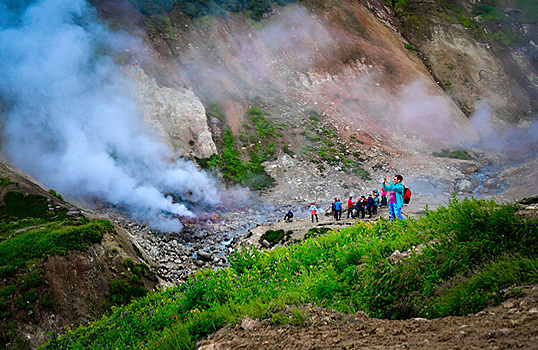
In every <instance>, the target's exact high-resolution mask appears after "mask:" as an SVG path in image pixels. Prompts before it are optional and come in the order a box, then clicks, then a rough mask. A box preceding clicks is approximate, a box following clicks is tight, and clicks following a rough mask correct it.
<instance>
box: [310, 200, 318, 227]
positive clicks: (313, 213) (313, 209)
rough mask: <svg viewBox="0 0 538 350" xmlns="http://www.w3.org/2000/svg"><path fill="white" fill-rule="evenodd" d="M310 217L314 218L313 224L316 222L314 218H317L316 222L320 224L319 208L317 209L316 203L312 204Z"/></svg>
mask: <svg viewBox="0 0 538 350" xmlns="http://www.w3.org/2000/svg"><path fill="white" fill-rule="evenodd" d="M310 215H311V216H312V222H314V216H315V217H316V222H319V220H318V208H316V203H314V202H312V205H311V206H310Z"/></svg>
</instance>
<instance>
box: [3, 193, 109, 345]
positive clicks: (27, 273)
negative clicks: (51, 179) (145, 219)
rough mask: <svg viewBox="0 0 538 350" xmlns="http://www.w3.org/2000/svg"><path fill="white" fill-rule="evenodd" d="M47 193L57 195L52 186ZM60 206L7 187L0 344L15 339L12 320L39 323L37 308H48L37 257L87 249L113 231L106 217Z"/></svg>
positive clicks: (20, 341)
mask: <svg viewBox="0 0 538 350" xmlns="http://www.w3.org/2000/svg"><path fill="white" fill-rule="evenodd" d="M49 193H50V194H52V195H53V196H55V197H57V198H58V199H61V200H62V197H61V195H59V194H58V193H56V191H54V190H50V191H49ZM66 212H67V209H65V208H60V209H58V208H49V204H48V201H47V198H46V197H44V196H40V195H33V194H29V195H25V194H23V193H22V192H21V191H10V192H8V193H6V194H5V196H4V205H3V206H1V207H0V219H1V221H0V278H1V279H0V319H1V320H2V321H1V322H0V329H1V331H0V347H1V346H2V345H5V344H7V343H17V348H20V349H23V348H26V345H25V341H24V340H23V339H21V338H20V337H19V336H18V333H17V331H16V329H17V328H16V325H15V321H13V320H15V319H16V320H17V322H26V323H31V322H38V321H37V318H36V311H37V310H38V309H42V310H53V308H54V301H53V300H52V298H51V296H50V295H48V294H47V293H44V291H43V288H44V282H43V281H44V271H43V268H42V263H41V262H42V261H43V259H44V258H46V257H47V256H49V255H52V254H65V253H67V252H68V251H70V250H86V249H87V248H88V246H90V245H91V244H94V243H98V242H101V239H102V237H103V234H104V232H107V231H108V232H112V231H113V227H112V224H111V223H110V222H109V221H104V220H94V221H89V220H88V219H86V218H68V217H67V215H66Z"/></svg>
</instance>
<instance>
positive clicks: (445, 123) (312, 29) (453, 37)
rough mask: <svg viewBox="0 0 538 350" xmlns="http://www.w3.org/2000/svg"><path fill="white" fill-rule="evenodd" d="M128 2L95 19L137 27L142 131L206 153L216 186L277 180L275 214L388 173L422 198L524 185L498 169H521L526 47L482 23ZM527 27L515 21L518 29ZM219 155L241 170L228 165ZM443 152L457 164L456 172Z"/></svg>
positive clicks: (532, 72)
mask: <svg viewBox="0 0 538 350" xmlns="http://www.w3.org/2000/svg"><path fill="white" fill-rule="evenodd" d="M393 5H394V6H393ZM501 5H502V6H504V7H501ZM501 5H499V6H498V7H499V11H504V12H502V13H509V8H508V7H507V6H508V5H507V4H506V3H504V2H503V3H502V4H501ZM129 6H130V5H126V7H121V8H117V7H116V8H110V7H107V4H106V2H105V3H102V8H101V12H102V13H103V15H104V16H105V17H106V18H108V20H109V21H111V22H113V23H115V24H116V25H120V26H123V27H124V28H127V29H129V30H131V31H135V29H133V21H127V20H126V19H123V20H122V19H121V18H125V13H126V12H127V13H130V15H129V16H130V17H129V18H133V17H135V18H138V22H137V23H138V26H135V28H136V31H137V33H139V31H140V29H142V30H143V35H144V36H145V41H146V43H147V45H148V46H149V47H150V48H151V49H148V50H149V51H148V52H147V55H148V56H149V58H146V60H144V61H139V62H138V64H135V65H134V66H132V65H131V68H129V72H130V73H129V74H130V76H131V77H132V79H133V82H134V83H135V85H136V88H137V90H136V91H138V93H137V95H136V96H137V98H138V101H139V106H140V108H141V110H142V111H143V112H144V115H145V118H146V121H147V122H148V123H149V124H151V125H153V126H154V128H155V129H156V130H157V131H158V132H159V133H160V135H161V136H162V138H163V140H165V142H166V143H167V144H168V145H169V146H170V147H171V148H172V149H173V150H174V151H175V152H176V154H178V155H184V156H188V157H190V158H191V159H195V158H208V157H209V156H211V155H212V154H215V152H216V150H219V151H218V152H219V155H220V156H221V157H220V158H219V159H216V158H213V160H212V161H210V162H209V167H213V168H219V169H220V170H221V171H222V172H223V173H224V177H225V178H228V179H231V180H232V181H235V182H242V183H244V184H246V185H248V186H250V187H254V188H259V187H265V186H267V185H271V184H273V180H276V187H274V189H273V190H272V193H273V194H274V195H270V196H269V197H270V200H271V201H273V202H274V201H276V202H277V203H278V204H279V205H280V204H284V203H288V204H290V203H293V205H299V203H304V201H305V200H306V201H310V200H317V201H322V202H328V201H329V200H330V199H331V198H332V197H333V196H334V195H336V194H338V195H339V196H342V197H344V196H347V195H348V194H359V193H360V194H362V193H366V192H368V191H370V190H371V189H372V188H375V187H377V186H378V183H379V180H380V179H381V178H382V177H383V176H385V175H386V174H389V173H393V172H401V173H404V174H405V175H406V181H407V183H408V184H409V185H410V186H412V187H414V188H415V189H416V193H417V194H419V195H421V196H423V197H424V198H427V197H430V198H428V199H427V200H425V201H424V203H426V202H429V203H431V202H432V201H435V200H436V198H438V197H439V192H441V193H442V195H441V197H443V198H446V197H447V195H449V194H450V193H451V192H452V191H456V192H461V193H463V194H474V195H498V194H500V193H501V192H503V191H506V190H507V189H509V188H510V187H512V186H511V185H512V183H513V179H514V178H513V176H512V175H513V174H514V173H516V174H520V175H517V176H516V177H527V176H529V175H530V176H532V175H533V174H534V173H531V174H529V173H528V171H526V170H524V169H523V170H521V169H519V168H517V169H515V170H514V169H513V168H512V166H517V165H518V164H511V162H512V161H514V160H519V162H521V161H529V160H530V161H535V157H532V154H535V150H536V141H535V138H533V137H532V136H530V137H529V134H528V133H526V131H524V127H525V126H526V125H527V126H528V125H529V124H530V123H533V121H534V118H535V115H536V110H535V108H536V106H535V102H534V101H535V99H536V93H537V89H536V67H535V63H534V61H533V60H532V55H529V54H528V53H529V50H530V49H529V45H531V46H532V44H529V41H528V40H527V41H523V42H522V43H521V41H520V42H518V43H509V44H510V45H507V44H506V43H505V42H503V41H502V40H497V39H498V36H499V35H500V34H498V35H497V36H494V35H488V34H487V33H490V32H488V30H492V29H487V28H489V27H488V25H489V26H492V24H491V22H488V20H487V18H484V16H482V17H481V16H480V15H476V9H475V8H474V7H473V6H470V5H469V4H467V3H466V2H462V3H459V2H457V1H453V2H442V3H441V2H437V1H426V2H423V1H405V2H396V3H395V4H392V5H391V4H389V3H387V4H384V3H382V2H379V1H365V2H340V1H329V2H327V1H302V2H299V3H297V4H288V5H286V6H285V7H280V6H277V5H273V10H272V12H270V13H268V14H266V15H265V16H264V18H263V20H261V21H259V22H252V20H251V19H250V18H248V17H245V16H244V15H243V14H240V13H228V14H226V15H225V16H206V17H201V18H192V17H188V16H187V15H185V13H184V12H182V11H181V7H171V8H170V9H169V11H168V12H163V13H161V14H160V15H159V16H156V15H154V16H149V17H148V16H144V15H142V14H140V13H138V12H137V10H136V9H134V8H132V7H129ZM114 11H116V12H114ZM473 11H475V12H473ZM507 11H508V12H507ZM520 11H522V12H521V13H522V14H523V13H525V11H527V12H529V13H532V11H534V10H533V9H529V8H527V7H524V8H523V10H521V9H520ZM119 13H122V14H124V15H123V16H120V15H119ZM521 16H523V15H521ZM522 18H523V17H522ZM118 23H119V24H118ZM533 23H534V22H532V20H530V21H528V23H527V24H525V23H520V24H521V26H523V27H522V28H523V29H524V30H523V29H522V30H523V33H532V28H534V27H533V26H534V25H535V24H533ZM505 26H506V24H505ZM514 28H515V29H514ZM514 28H512V29H513V30H516V29H517V28H519V27H517V26H514ZM490 34H491V33H490ZM527 39H531V38H530V37H529V38H527ZM471 117H472V118H471ZM506 122H511V123H515V124H514V125H515V126H510V125H504V124H503V123H506ZM502 125H504V126H502ZM533 127H534V126H533ZM503 130H504V131H503ZM516 139H517V141H516ZM443 149H447V150H448V151H446V152H445V151H442V150H443ZM232 150H234V152H237V155H236V156H234V157H236V158H239V159H242V160H243V165H241V163H240V162H236V163H237V164H238V165H237V166H229V164H231V163H233V162H234V161H235V160H234V159H235V158H234V157H231V158H230V157H229V156H227V153H229V152H232ZM500 150H502V152H499V151H500ZM228 151H229V152H228ZM453 151H468V152H471V153H470V154H469V156H465V157H464V158H467V159H465V160H464V161H463V162H462V161H458V160H451V159H450V154H451V152H453ZM492 151H494V152H496V153H491V152H492ZM434 152H435V153H436V154H437V155H443V154H444V155H448V156H449V158H440V157H438V156H437V157H436V156H432V154H433V153H434ZM443 152H445V153H443ZM456 153H457V152H456ZM529 156H530V158H529ZM217 158H218V157H217ZM247 160H249V161H250V163H248V162H247ZM224 163H226V164H228V166H226V167H225V166H223V164H224ZM260 163H263V169H262V168H261V167H260V166H259V164H260ZM201 164H203V165H207V164H208V163H207V162H205V161H203V162H202V163H201ZM249 164H250V165H249ZM252 164H254V165H256V164H258V166H257V167H256V166H252ZM499 164H504V165H505V166H504V167H502V168H496V169H495V170H492V169H493V168H491V167H490V168H488V167H487V166H492V165H499ZM507 164H511V165H509V166H508V169H506V166H507ZM241 166H243V167H244V168H245V169H242V168H240V167H241ZM531 168H532V166H531ZM505 170H506V171H509V172H510V174H512V175H508V173H503V171H505ZM264 172H266V173H268V174H269V175H270V176H271V178H272V179H273V180H270V179H265V180H264V179H263V177H264V176H266V175H264V174H263V173H264ZM256 174H258V175H256ZM256 176H257V177H260V176H261V177H262V179H261V180H259V179H258V178H256V180H252V178H253V177H256ZM533 190H534V191H536V187H534V189H533ZM523 191H525V192H528V189H524V190H523V189H522V188H519V189H517V188H516V189H512V191H511V192H510V191H509V192H506V195H505V197H506V198H507V199H509V198H512V197H516V198H518V197H522V196H525V195H528V194H525V193H524V192H523ZM329 192H333V193H329ZM421 204H423V203H421Z"/></svg>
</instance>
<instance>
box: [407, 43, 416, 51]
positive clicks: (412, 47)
mask: <svg viewBox="0 0 538 350" xmlns="http://www.w3.org/2000/svg"><path fill="white" fill-rule="evenodd" d="M404 46H405V48H406V49H408V50H409V51H416V50H417V49H416V48H415V47H414V46H413V45H410V44H405V45H404Z"/></svg>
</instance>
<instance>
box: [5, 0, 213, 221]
mask: <svg viewBox="0 0 538 350" xmlns="http://www.w3.org/2000/svg"><path fill="white" fill-rule="evenodd" d="M136 45H138V43H137V42H136V40H135V39H133V38H131V37H129V36H126V35H124V34H121V33H113V32H111V31H109V30H108V29H107V28H106V27H105V26H103V25H101V24H100V23H99V22H98V21H97V19H96V14H95V10H94V9H93V8H92V7H91V6H90V5H88V4H87V2H86V1H84V0H69V1H67V0H61V1H56V0H43V1H35V2H32V1H22V0H21V1H17V0H15V1H7V2H6V0H0V67H1V69H0V108H1V109H0V113H1V114H2V118H3V121H4V125H3V130H2V131H3V140H2V148H3V152H4V154H5V155H6V156H7V157H8V158H9V159H10V160H11V161H12V162H13V164H14V165H15V166H17V167H19V168H21V169H23V170H25V171H27V172H28V173H30V174H31V175H33V176H34V177H36V178H37V179H38V180H40V181H42V182H43V183H44V184H45V185H46V186H49V187H51V188H54V189H56V190H58V191H59V192H61V193H63V194H65V195H68V196H71V197H74V198H77V199H82V200H84V199H94V198H97V199H99V200H105V201H108V202H110V203H112V204H114V205H119V206H124V207H126V209H127V210H129V211H130V213H131V214H132V215H133V217H134V218H136V219H138V220H141V221H145V222H147V223H148V224H150V225H151V226H153V227H155V228H157V229H161V230H164V231H178V230H180V229H181V223H180V222H179V220H178V219H177V218H174V215H179V216H191V215H192V213H191V212H190V211H189V210H188V209H187V208H186V207H185V205H183V204H180V203H176V202H175V201H174V200H173V199H172V197H171V196H168V195H165V193H171V194H174V195H175V196H177V197H179V198H181V199H182V200H189V201H193V202H200V203H205V204H209V205H211V204H216V203H218V201H219V195H218V191H217V190H216V184H215V182H214V181H213V180H212V179H210V178H209V177H208V176H207V175H205V174H204V173H202V172H200V171H198V170H197V169H196V168H195V167H194V165H193V164H191V163H189V162H185V161H182V160H177V161H170V160H169V159H170V158H171V154H170V151H169V150H168V149H167V148H166V147H165V146H164V145H163V144H162V143H161V142H160V141H159V140H158V139H157V138H156V137H155V136H154V135H153V134H151V133H150V132H149V131H148V128H147V126H146V125H145V124H144V123H143V121H142V117H141V116H140V114H139V113H138V111H137V108H136V104H135V102H134V101H133V100H132V99H130V98H129V97H128V96H129V95H128V83H127V81H126V79H125V78H124V76H123V75H122V74H121V73H120V72H121V69H120V67H119V66H117V65H116V64H115V63H114V62H113V57H114V56H117V55H118V54H121V53H122V52H124V50H126V49H134V48H135V47H136ZM131 51H132V50H131Z"/></svg>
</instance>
